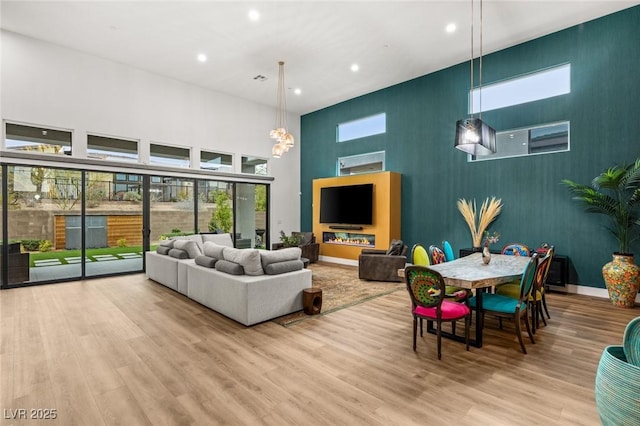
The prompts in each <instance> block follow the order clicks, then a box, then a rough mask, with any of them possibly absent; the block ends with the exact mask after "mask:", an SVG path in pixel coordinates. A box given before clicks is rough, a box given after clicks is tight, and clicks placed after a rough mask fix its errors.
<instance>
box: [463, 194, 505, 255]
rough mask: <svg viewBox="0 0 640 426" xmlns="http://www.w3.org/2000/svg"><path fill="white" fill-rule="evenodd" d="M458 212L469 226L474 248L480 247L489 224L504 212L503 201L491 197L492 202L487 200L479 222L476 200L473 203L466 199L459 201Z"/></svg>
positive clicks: (481, 209)
mask: <svg viewBox="0 0 640 426" xmlns="http://www.w3.org/2000/svg"><path fill="white" fill-rule="evenodd" d="M458 210H459V211H460V214H461V215H462V217H463V218H464V220H465V222H467V225H469V231H471V239H472V240H473V247H480V244H481V242H482V235H483V233H484V231H485V230H486V229H487V227H488V226H489V224H490V223H491V222H493V221H494V220H495V218H496V217H498V215H499V214H500V211H501V210H502V199H500V198H496V197H491V200H489V198H486V199H485V200H484V202H483V203H482V206H481V207H480V215H479V217H478V221H477V222H476V200H475V199H474V200H473V202H471V201H467V200H465V199H464V198H462V199H460V200H458Z"/></svg>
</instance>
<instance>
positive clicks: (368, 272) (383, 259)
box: [358, 254, 407, 282]
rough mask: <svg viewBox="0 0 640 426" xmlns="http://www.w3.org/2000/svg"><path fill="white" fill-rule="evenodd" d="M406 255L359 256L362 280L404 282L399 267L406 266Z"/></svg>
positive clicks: (359, 269) (359, 271)
mask: <svg viewBox="0 0 640 426" xmlns="http://www.w3.org/2000/svg"><path fill="white" fill-rule="evenodd" d="M406 263H407V257H406V256H388V255H380V254H361V255H360V256H359V257H358V277H359V278H360V279H361V280H372V281H392V282H402V281H403V279H402V278H401V277H399V276H398V269H402V268H404V267H405V265H406Z"/></svg>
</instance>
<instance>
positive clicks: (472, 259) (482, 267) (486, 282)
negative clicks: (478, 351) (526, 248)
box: [398, 253, 530, 348]
mask: <svg viewBox="0 0 640 426" xmlns="http://www.w3.org/2000/svg"><path fill="white" fill-rule="evenodd" d="M529 260H530V258H529V257H526V256H511V255H502V254H492V255H491V260H490V261H489V263H484V261H483V260H482V253H473V254H471V255H469V256H465V257H461V258H458V259H454V260H451V261H449V262H443V263H438V264H436V265H430V266H428V268H429V269H432V270H434V271H437V272H439V273H440V275H442V278H443V279H444V282H445V284H446V285H451V286H456V287H461V288H464V289H469V290H475V295H476V308H475V311H476V317H475V338H473V339H469V344H470V345H472V346H475V347H477V348H480V347H482V330H483V328H484V315H483V312H482V293H484V292H485V291H487V290H488V289H490V288H491V287H494V286H496V285H499V284H504V283H508V282H512V281H515V280H520V278H521V277H522V273H523V272H524V270H525V268H526V266H527V263H529ZM398 275H400V276H404V270H402V269H401V270H399V271H398ZM427 331H428V332H429V333H435V332H436V331H435V328H434V327H433V323H432V322H430V321H428V322H427ZM441 333H442V336H444V337H448V338H451V339H454V340H459V341H464V337H462V336H458V335H456V334H453V333H449V332H445V331H444V330H443V331H442V332H441Z"/></svg>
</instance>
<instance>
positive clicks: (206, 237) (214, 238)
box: [201, 234, 233, 247]
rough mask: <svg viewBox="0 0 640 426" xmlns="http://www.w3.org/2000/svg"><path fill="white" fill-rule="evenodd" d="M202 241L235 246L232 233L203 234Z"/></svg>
mask: <svg viewBox="0 0 640 426" xmlns="http://www.w3.org/2000/svg"><path fill="white" fill-rule="evenodd" d="M201 235H202V242H203V243H206V242H207V241H211V242H212V243H216V244H218V245H221V246H225V247H233V240H232V239H231V234H201Z"/></svg>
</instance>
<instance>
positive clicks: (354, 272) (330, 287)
mask: <svg viewBox="0 0 640 426" xmlns="http://www.w3.org/2000/svg"><path fill="white" fill-rule="evenodd" d="M309 269H311V271H312V272H313V282H312V286H313V287H314V288H321V289H322V310H321V312H320V314H319V315H320V316H322V315H326V314H330V313H331V312H335V311H337V310H340V309H343V308H347V307H349V306H353V305H357V304H358V303H362V302H365V301H367V300H371V299H374V298H376V297H380V296H383V295H385V294H389V293H393V292H394V291H398V290H403V289H405V288H406V285H405V283H404V282H399V283H397V282H382V281H365V280H360V279H359V278H358V268H357V267H356V266H346V265H338V264H335V263H322V262H320V263H312V264H310V265H309ZM317 316H318V315H307V314H305V313H304V312H303V311H298V312H294V313H292V314H289V315H285V316H282V317H278V318H275V319H273V320H272V321H274V322H276V323H278V324H280V325H282V326H285V327H289V326H291V325H294V324H297V323H299V322H301V321H305V320H307V319H310V318H315V317H317Z"/></svg>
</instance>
